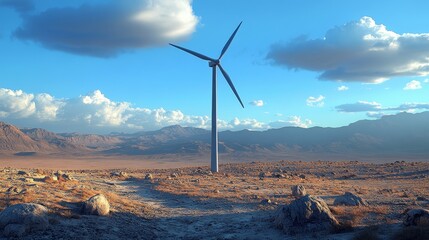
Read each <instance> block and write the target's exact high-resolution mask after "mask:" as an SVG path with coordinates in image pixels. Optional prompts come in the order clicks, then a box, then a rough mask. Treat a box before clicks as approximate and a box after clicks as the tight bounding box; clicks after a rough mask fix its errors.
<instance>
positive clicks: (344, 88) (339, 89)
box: [337, 85, 349, 91]
mask: <svg viewBox="0 0 429 240" xmlns="http://www.w3.org/2000/svg"><path fill="white" fill-rule="evenodd" d="M337 90H338V91H347V90H349V87H347V86H344V85H342V86H339V87H338V88H337Z"/></svg>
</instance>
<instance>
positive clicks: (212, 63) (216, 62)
mask: <svg viewBox="0 0 429 240" xmlns="http://www.w3.org/2000/svg"><path fill="white" fill-rule="evenodd" d="M219 64H220V60H219V59H218V60H216V61H210V62H209V67H215V66H217V65H219Z"/></svg>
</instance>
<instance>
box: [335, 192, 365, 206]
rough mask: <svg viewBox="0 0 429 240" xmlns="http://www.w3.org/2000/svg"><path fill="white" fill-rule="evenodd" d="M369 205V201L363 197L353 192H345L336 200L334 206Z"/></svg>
mask: <svg viewBox="0 0 429 240" xmlns="http://www.w3.org/2000/svg"><path fill="white" fill-rule="evenodd" d="M339 205H344V206H368V203H367V202H366V201H365V200H363V199H362V198H361V197H359V196H357V195H355V194H353V193H351V192H345V193H344V195H341V196H338V197H336V198H335V200H334V206H339Z"/></svg>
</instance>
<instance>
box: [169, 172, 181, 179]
mask: <svg viewBox="0 0 429 240" xmlns="http://www.w3.org/2000/svg"><path fill="white" fill-rule="evenodd" d="M170 177H171V178H178V177H179V174H177V173H172V174H170Z"/></svg>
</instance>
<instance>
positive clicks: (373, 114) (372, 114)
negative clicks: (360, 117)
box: [366, 112, 387, 119]
mask: <svg viewBox="0 0 429 240" xmlns="http://www.w3.org/2000/svg"><path fill="white" fill-rule="evenodd" d="M366 115H367V116H368V117H370V118H377V119H378V118H381V117H383V116H386V115H387V114H385V113H384V112H367V113H366Z"/></svg>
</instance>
